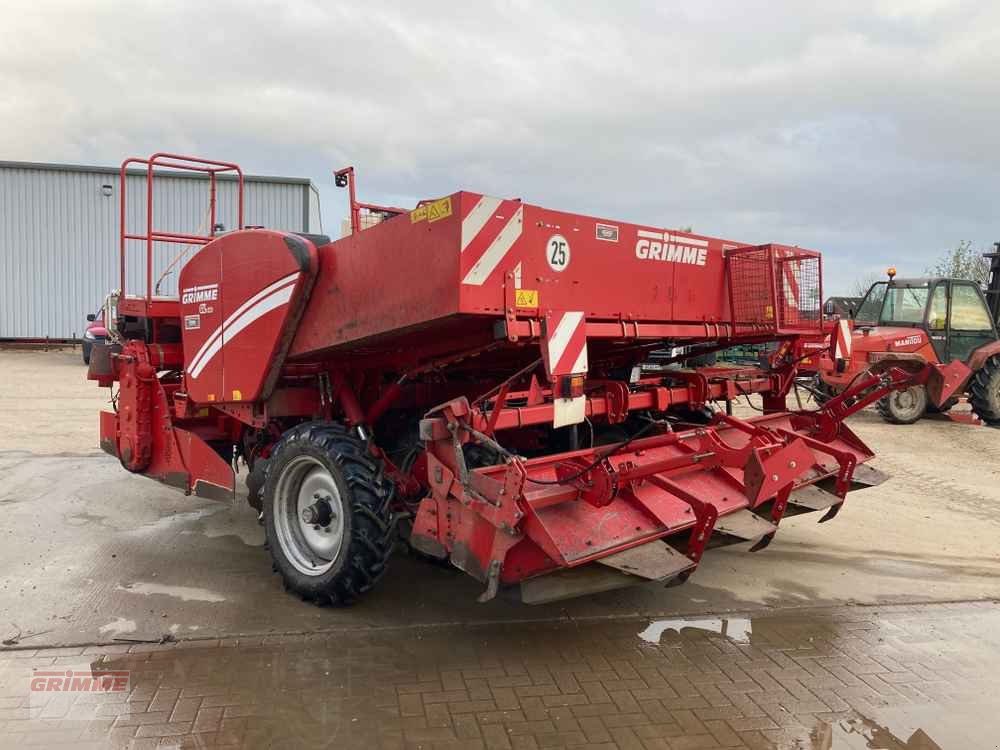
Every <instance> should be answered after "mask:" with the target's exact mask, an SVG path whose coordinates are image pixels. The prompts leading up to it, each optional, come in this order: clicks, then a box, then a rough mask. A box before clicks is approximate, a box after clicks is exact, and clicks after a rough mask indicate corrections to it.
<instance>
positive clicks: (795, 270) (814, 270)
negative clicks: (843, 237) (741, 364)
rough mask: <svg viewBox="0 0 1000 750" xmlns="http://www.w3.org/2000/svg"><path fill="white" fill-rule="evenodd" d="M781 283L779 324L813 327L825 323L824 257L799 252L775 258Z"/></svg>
mask: <svg viewBox="0 0 1000 750" xmlns="http://www.w3.org/2000/svg"><path fill="white" fill-rule="evenodd" d="M775 281H776V283H777V286H778V325H779V326H780V327H781V328H785V329H794V330H803V331H809V330H814V329H819V328H820V327H821V324H822V321H821V312H822V311H821V305H822V300H821V299H820V297H821V295H822V286H821V282H820V259H819V256H817V255H813V254H803V253H798V252H792V253H788V254H786V255H783V256H782V255H779V256H778V257H776V258H775Z"/></svg>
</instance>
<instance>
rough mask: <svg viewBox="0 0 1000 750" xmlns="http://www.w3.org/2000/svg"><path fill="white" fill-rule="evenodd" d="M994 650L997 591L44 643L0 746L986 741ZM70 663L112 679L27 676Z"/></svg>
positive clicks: (8, 683)
mask: <svg viewBox="0 0 1000 750" xmlns="http://www.w3.org/2000/svg"><path fill="white" fill-rule="evenodd" d="M998 667H1000V605H997V604H993V603H977V604H957V605H940V604H938V605H920V606H913V607H905V606H893V607H880V608H868V607H843V608H832V609H814V610H802V611H797V612H774V613H769V614H753V615H747V616H733V617H723V618H716V617H705V618H696V619H691V618H687V619H685V618H671V619H667V620H659V621H649V620H634V619H629V618H617V617H613V616H612V617H609V618H604V619H591V620H584V621H564V622H550V623H534V624H528V623H524V624H515V625H502V626H501V625H483V626H476V627H462V628H454V627H437V628H434V627H431V628H427V627H406V626H401V627H398V628H386V629H368V630H362V631H358V630H353V629H352V630H349V631H341V632H331V633H325V634H314V635H299V636H285V637H272V638H246V639H225V640H215V639H213V640H206V641H189V642H185V643H182V644H168V645H137V644H127V643H122V644H120V645H117V646H103V647H100V646H99V647H90V648H84V647H81V648H73V649H49V650H46V649H43V650H39V651H21V652H7V653H4V654H0V736H2V740H0V746H3V747H20V746H21V745H25V744H28V743H34V744H41V745H44V746H46V747H52V748H57V747H74V748H80V747H94V748H103V747H122V748H125V747H130V748H147V747H148V748H153V747H230V746H232V747H236V746H243V747H265V746H272V747H310V748H338V749H341V748H342V749H343V750H348V749H350V748H386V749H389V748H394V749H395V748H400V749H403V748H406V749H413V750H416V749H417V748H426V749H427V750H434V749H437V748H469V749H470V750H472V749H473V748H532V749H533V748H543V747H567V748H609V749H610V748H636V749H637V750H653V749H654V748H676V749H680V748H810V749H813V750H828V749H833V748H883V749H885V750H903V749H904V748H905V749H907V750H937V749H939V748H940V749H941V750H944V749H948V750H951V749H957V750H987V749H989V748H997V747H1000V715H998V711H997V709H998V708H1000V698H998V697H997V695H996V688H997V685H998V679H997V668H998ZM68 669H72V670H81V671H84V672H86V673H88V674H89V673H90V672H91V671H94V672H102V671H103V672H106V671H116V672H126V673H127V676H128V679H129V686H128V690H127V691H123V692H119V693H77V694H73V693H70V694H66V693H49V692H29V686H30V684H31V677H32V675H33V674H37V673H38V672H36V670H39V671H46V672H51V673H56V674H58V673H60V672H62V671H63V670H68Z"/></svg>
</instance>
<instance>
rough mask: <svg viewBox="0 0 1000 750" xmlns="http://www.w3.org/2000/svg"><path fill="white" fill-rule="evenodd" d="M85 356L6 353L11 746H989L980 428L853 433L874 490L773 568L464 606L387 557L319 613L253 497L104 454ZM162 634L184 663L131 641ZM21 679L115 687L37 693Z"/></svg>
mask: <svg viewBox="0 0 1000 750" xmlns="http://www.w3.org/2000/svg"><path fill="white" fill-rule="evenodd" d="M78 357H79V352H78V351H75V352H73V351H71V352H61V353H51V352H50V353H41V352H31V353H23V352H16V353H12V352H8V351H0V382H4V383H5V388H4V389H3V392H2V393H0V509H2V511H3V513H4V522H3V524H2V525H0V641H2V642H3V645H2V646H0V746H18V747H20V746H21V745H27V744H30V743H35V744H38V745H41V746H53V747H58V746H77V745H85V743H86V742H93V746H95V747H105V746H109V745H110V746H118V747H129V746H132V745H134V746H136V747H154V746H156V745H157V743H158V742H160V739H159V737H160V736H161V735H162V737H164V738H165V739H164V740H163V741H164V743H166V745H167V746H171V745H176V744H178V742H179V740H178V738H181V737H183V738H185V739H184V743H185V744H186V745H188V746H198V747H201V746H205V747H207V746H213V743H214V744H223V745H225V744H235V745H240V744H243V745H248V746H267V745H276V746H287V747H297V746H315V747H335V748H352V747H359V748H360V747H383V746H384V747H407V748H411V747H412V748H417V747H424V748H427V747H438V746H441V747H502V748H506V747H510V748H521V747H529V748H530V747H536V746H537V747H549V746H553V747H564V746H572V747H575V746H583V747H587V746H591V747H605V748H613V747H619V748H643V749H648V748H669V747H674V748H698V747H717V746H721V747H742V746H748V747H803V748H813V747H819V748H826V747H830V748H835V747H871V748H893V750H895V749H896V748H921V749H922V750H928V749H929V748H937V747H941V748H975V749H978V748H992V747H997V746H998V745H997V739H996V738H997V737H1000V728H998V727H997V726H996V724H995V722H996V721H997V719H996V718H995V716H998V715H1000V711H997V709H1000V698H995V697H994V694H995V693H996V687H997V686H998V683H1000V678H996V677H994V676H993V675H992V672H993V671H995V670H996V667H997V666H1000V664H998V663H997V662H998V661H1000V648H998V645H1000V644H998V638H1000V635H998V634H1000V606H997V605H995V604H994V602H995V601H997V600H1000V545H998V543H997V539H998V538H1000V481H998V479H1000V435H998V433H997V431H995V430H990V429H987V428H981V427H970V426H969V425H964V424H954V423H950V422H947V421H940V420H937V421H935V420H924V421H922V422H921V423H919V424H918V425H915V426H912V427H893V426H889V425H885V424H884V423H882V422H881V421H880V420H879V419H878V417H877V416H876V415H875V414H874V413H871V412H866V413H862V414H860V415H857V416H856V417H853V418H852V419H851V420H850V425H851V427H852V428H853V429H854V430H856V431H857V433H858V434H859V435H860V436H861V437H862V439H864V440H865V441H866V442H867V443H868V444H869V445H870V446H871V447H872V448H873V449H874V450H875V451H876V453H877V454H878V458H877V459H876V462H875V464H874V465H875V466H877V467H878V468H880V469H882V470H883V471H886V472H887V473H889V474H891V475H892V479H891V480H890V481H889V482H887V483H886V484H885V485H883V486H881V487H877V488H873V489H870V490H866V491H864V492H861V493H854V494H852V495H851V496H850V497H849V498H848V501H847V503H846V504H845V507H844V510H843V512H841V513H840V515H839V516H838V517H837V518H836V519H834V520H833V521H832V522H831V523H828V524H823V525H822V526H820V525H817V524H816V523H815V520H816V518H815V517H814V516H801V517H796V518H790V519H787V520H786V521H785V522H783V523H782V527H781V530H780V532H779V533H778V536H777V538H776V539H775V541H774V543H773V544H772V545H771V546H770V547H769V548H768V549H766V550H764V551H763V552H760V553H757V554H752V555H751V554H747V547H748V546H749V545H737V546H734V547H729V548H725V549H718V550H711V551H710V552H709V553H708V554H707V555H706V557H705V559H704V560H703V562H702V565H701V566H700V567H699V569H698V570H697V572H696V573H695V574H694V576H693V577H692V579H691V581H690V582H689V583H687V584H685V585H684V586H681V587H676V588H670V589H664V588H662V587H660V586H657V585H646V586H640V587H635V588H632V589H627V590H622V591H618V592H609V593H606V594H601V595H597V596H591V597H587V598H583V599H577V600H573V601H568V602H562V603H559V604H553V605H546V606H540V607H529V606H526V605H523V604H521V603H520V602H519V601H518V600H517V599H516V596H514V592H508V593H507V594H504V595H501V596H500V597H498V598H497V599H496V600H495V601H493V602H490V603H489V604H487V605H479V604H477V603H476V602H475V598H476V596H477V595H478V594H479V593H480V591H481V584H478V583H477V582H475V581H474V580H472V579H471V578H469V577H468V576H465V575H463V574H461V573H459V572H457V571H455V570H453V569H450V568H447V567H443V566H437V565H431V564H428V563H426V562H423V561H420V560H417V559H414V558H410V557H408V556H407V555H406V554H398V555H397V556H396V557H395V558H394V559H393V561H392V568H391V573H390V575H389V576H387V577H386V578H385V579H384V580H383V582H382V583H381V584H380V586H379V587H378V588H377V590H375V591H374V592H372V593H371V594H370V595H369V596H367V597H366V598H365V599H364V600H363V601H362V602H361V603H360V604H359V605H358V606H355V607H352V608H349V609H346V610H343V609H338V610H335V609H318V608H316V607H313V606H311V605H308V604H305V603H303V602H301V601H299V600H298V599H296V598H294V597H292V596H290V595H288V594H286V593H285V592H284V591H283V590H282V588H281V585H280V581H279V579H278V577H277V576H276V575H274V574H272V573H271V566H270V562H269V558H268V554H267V551H266V550H265V549H264V548H263V534H262V531H261V529H260V527H259V526H258V525H257V524H256V521H255V517H254V514H253V512H252V511H251V510H250V509H249V508H248V507H247V506H246V505H245V504H244V503H243V502H237V503H235V504H233V505H229V504H221V503H214V502H209V501H205V500H200V499H197V498H192V497H185V496H183V495H181V494H180V493H177V492H175V491H173V490H170V489H168V488H165V487H162V486H159V485H157V484H155V483H153V482H151V481H149V480H146V479H144V478H141V477H135V476H131V475H128V474H127V473H126V472H125V471H124V470H122V469H121V467H120V466H118V464H117V463H116V462H115V461H114V460H113V459H111V458H109V457H107V456H105V455H103V454H101V453H100V452H99V451H98V450H97V447H96V411H97V410H98V409H100V408H101V407H102V406H103V405H104V401H105V400H106V398H105V395H104V394H103V393H102V392H101V391H99V390H98V389H96V388H95V387H93V385H92V384H90V383H87V382H86V381H84V380H83V367H82V364H80V363H78V361H77V360H78ZM943 602H953V604H944V603H943ZM962 602H964V603H962ZM848 603H850V604H866V605H877V606H874V607H871V606H865V607H860V606H851V607H844V606H843V605H845V604H848ZM679 618H680V619H679ZM162 638H168V639H178V640H179V641H181V642H180V643H179V644H175V645H170V644H166V645H148V644H142V643H140V642H141V641H149V640H154V641H156V640H160V639H162ZM99 644H103V645H99ZM57 646H61V647H65V648H63V649H61V650H55V651H54V650H52V648H53V647H57ZM26 649H41V650H39V651H37V652H34V651H30V650H26ZM33 667H38V668H55V669H60V670H61V669H81V668H82V669H83V671H84V672H86V673H87V674H89V673H90V672H89V670H90V669H91V668H92V667H96V668H99V669H101V670H107V669H110V670H125V671H128V672H129V673H130V680H131V682H130V691H129V692H127V693H124V694H122V693H115V694H110V695H81V696H75V695H72V694H71V695H56V694H53V693H38V692H30V690H29V685H30V680H29V677H30V672H31V669H32V668H33ZM991 743H992V744H991Z"/></svg>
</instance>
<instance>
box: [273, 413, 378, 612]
mask: <svg viewBox="0 0 1000 750" xmlns="http://www.w3.org/2000/svg"><path fill="white" fill-rule="evenodd" d="M264 472H265V479H264V489H263V512H264V532H265V535H266V538H267V543H268V548H269V550H270V552H271V557H272V558H273V560H274V569H275V571H276V572H277V573H279V574H280V575H281V577H282V579H283V581H284V584H285V588H286V589H290V590H292V591H294V592H295V593H296V594H298V595H299V596H300V597H302V598H303V599H305V600H307V601H311V602H314V603H316V604H319V605H327V604H329V605H334V606H344V605H347V604H351V603H353V602H354V601H355V600H356V599H357V598H358V597H359V596H361V595H362V594H365V593H367V592H368V591H370V590H371V589H372V587H373V586H374V585H375V584H376V583H377V582H378V580H379V579H380V578H381V577H382V576H383V575H384V574H385V571H386V567H387V564H388V561H389V556H390V554H391V553H392V549H393V546H394V544H395V539H396V535H395V524H394V521H393V517H392V512H391V510H390V507H389V506H390V501H391V499H392V491H393V485H392V483H391V482H390V481H389V480H388V479H386V478H385V477H384V476H383V473H382V467H381V465H380V462H379V461H377V460H376V459H375V458H374V457H373V456H372V455H371V454H370V453H369V451H368V445H367V443H366V442H365V441H364V440H361V439H359V438H357V437H355V436H354V435H353V434H351V433H350V432H348V430H347V428H346V427H344V426H343V425H341V424H337V423H333V422H306V423H304V424H301V425H299V426H297V427H293V428H292V429H290V430H288V431H287V432H286V433H285V434H284V435H283V436H282V438H281V440H280V441H278V444H277V445H276V446H275V448H274V450H273V451H272V453H271V455H270V456H269V457H268V459H267V462H266V464H265V469H264Z"/></svg>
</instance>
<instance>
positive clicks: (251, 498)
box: [247, 458, 267, 513]
mask: <svg viewBox="0 0 1000 750" xmlns="http://www.w3.org/2000/svg"><path fill="white" fill-rule="evenodd" d="M266 481H267V459H266V458H258V459H257V460H255V461H254V462H253V469H251V470H250V473H249V474H247V502H248V503H249V504H250V507H251V508H253V509H254V510H256V511H257V512H258V513H261V512H262V511H263V510H264V482H266Z"/></svg>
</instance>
